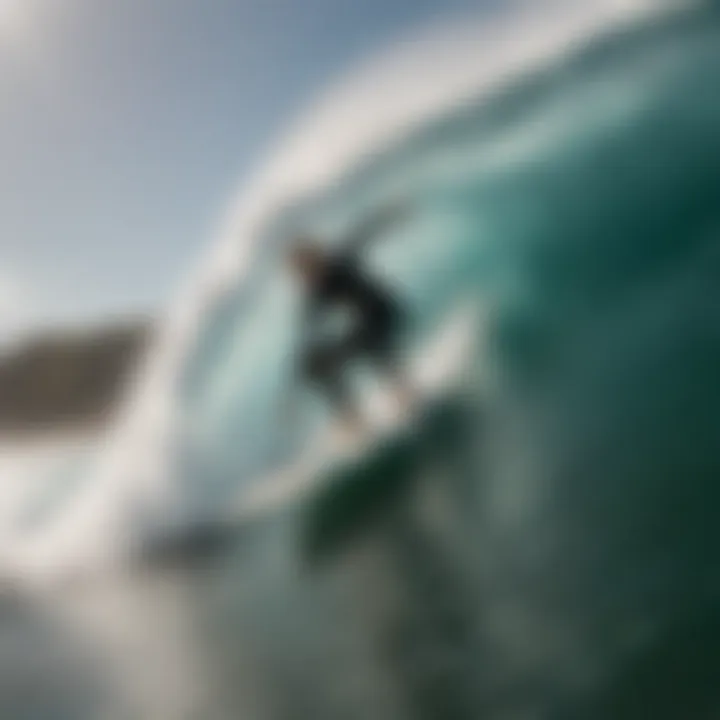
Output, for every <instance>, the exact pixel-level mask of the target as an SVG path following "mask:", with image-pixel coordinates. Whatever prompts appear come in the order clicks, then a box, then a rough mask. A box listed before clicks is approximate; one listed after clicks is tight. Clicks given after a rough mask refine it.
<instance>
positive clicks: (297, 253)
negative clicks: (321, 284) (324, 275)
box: [289, 236, 326, 280]
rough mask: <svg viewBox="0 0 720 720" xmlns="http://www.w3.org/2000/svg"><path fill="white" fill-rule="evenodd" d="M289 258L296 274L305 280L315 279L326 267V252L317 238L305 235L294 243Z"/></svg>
mask: <svg viewBox="0 0 720 720" xmlns="http://www.w3.org/2000/svg"><path fill="white" fill-rule="evenodd" d="M289 260H290V266H291V268H292V270H293V272H294V273H295V274H296V275H298V276H300V277H301V278H302V279H303V280H313V279H315V278H316V277H317V276H318V275H319V274H320V273H321V272H322V269H323V268H324V267H325V261H326V253H325V250H323V248H322V246H321V245H320V242H319V241H318V240H317V239H316V238H314V237H310V236H303V237H300V238H298V239H297V240H296V241H295V242H294V243H293V246H292V248H291V249H290V257H289Z"/></svg>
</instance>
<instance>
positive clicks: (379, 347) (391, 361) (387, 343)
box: [367, 317, 417, 414]
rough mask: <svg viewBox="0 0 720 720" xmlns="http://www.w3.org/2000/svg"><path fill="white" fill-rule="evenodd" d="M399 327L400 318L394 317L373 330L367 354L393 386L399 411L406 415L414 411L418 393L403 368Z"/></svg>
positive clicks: (368, 341)
mask: <svg viewBox="0 0 720 720" xmlns="http://www.w3.org/2000/svg"><path fill="white" fill-rule="evenodd" d="M399 326H400V321H399V318H396V317H393V318H390V319H389V320H388V321H387V322H386V323H383V324H378V325H377V326H375V327H374V328H371V332H370V335H369V336H368V338H367V353H368V355H369V357H370V359H371V361H372V362H373V363H374V364H375V366H376V367H377V368H378V370H379V372H380V373H382V375H384V376H385V377H386V378H387V380H388V381H389V383H390V384H391V386H392V392H393V394H394V395H395V398H396V402H397V406H398V410H399V411H400V412H401V413H403V414H405V413H407V412H409V411H410V410H411V409H412V407H413V405H414V403H415V398H416V395H417V393H416V392H415V389H414V388H413V386H412V381H411V379H410V377H409V376H408V373H407V371H406V369H405V368H404V367H403V363H402V349H401V344H402V343H401V333H400V328H399Z"/></svg>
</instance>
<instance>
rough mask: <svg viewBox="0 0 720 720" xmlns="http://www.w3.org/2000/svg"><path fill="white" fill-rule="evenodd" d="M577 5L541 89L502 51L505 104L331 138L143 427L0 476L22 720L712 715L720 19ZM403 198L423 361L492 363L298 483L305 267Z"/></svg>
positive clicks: (7, 673) (163, 344)
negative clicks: (435, 351) (290, 259)
mask: <svg viewBox="0 0 720 720" xmlns="http://www.w3.org/2000/svg"><path fill="white" fill-rule="evenodd" d="M582 5H583V3H579V4H575V5H573V7H574V8H575V10H574V11H572V12H571V10H568V11H567V13H560V14H557V15H554V16H553V17H544V16H543V22H544V23H546V24H545V25H543V28H544V29H543V32H544V35H543V37H545V38H547V37H550V38H551V39H549V40H547V39H546V41H545V42H544V43H536V45H537V47H538V48H540V49H538V51H537V53H536V55H535V56H533V57H530V56H529V57H528V61H529V62H528V64H527V66H522V64H520V65H518V63H513V62H509V61H508V63H506V64H507V68H505V70H504V71H503V72H500V70H499V69H497V68H495V66H493V68H495V69H493V68H491V69H488V66H489V65H490V64H491V61H492V60H493V59H494V60H497V63H498V67H499V66H500V64H501V63H500V61H499V60H498V57H499V54H498V53H499V51H498V47H499V46H498V45H494V46H493V47H492V51H493V52H494V53H495V55H490V56H489V55H488V54H487V53H488V52H489V50H488V49H487V48H483V47H482V46H481V43H480V40H478V47H477V49H476V56H475V60H474V61H473V62H476V63H477V64H478V65H477V67H481V66H482V68H483V72H485V71H487V72H485V75H483V77H484V78H485V80H487V79H488V77H489V76H490V75H492V82H485V81H483V82H482V83H481V82H480V75H478V76H477V77H476V78H475V79H474V80H473V82H470V81H468V83H467V86H463V87H461V85H462V83H459V82H458V87H457V88H456V90H457V93H456V95H457V97H455V98H454V99H453V98H452V97H450V96H448V97H447V98H444V99H441V98H440V96H439V95H438V97H435V96H433V95H432V94H429V95H427V97H426V100H427V101H426V102H425V101H423V102H424V104H423V102H420V101H418V102H417V103H416V104H415V105H413V104H412V103H410V104H409V105H408V106H407V108H406V110H407V112H406V115H409V116H410V119H412V122H410V120H409V119H408V118H407V117H406V118H405V119H398V118H400V117H401V115H402V113H398V115H397V117H396V118H395V120H396V126H397V127H396V130H397V128H401V130H402V131H395V132H386V133H382V132H380V131H379V130H377V131H376V129H373V130H372V133H369V131H367V129H366V134H369V135H372V137H371V138H370V140H372V142H370V141H368V143H366V147H363V148H361V151H358V152H356V153H354V154H353V153H351V152H349V151H348V149H347V148H348V147H349V145H347V143H346V145H345V146H343V143H342V142H340V141H339V140H337V141H336V142H335V141H333V139H332V137H331V136H329V135H328V134H327V133H326V129H327V127H326V126H322V122H321V118H322V117H325V121H323V122H325V123H326V125H327V124H328V123H329V124H330V125H331V124H332V123H331V118H332V117H333V116H332V113H331V112H328V114H327V115H326V116H323V115H322V113H317V117H316V116H314V115H313V114H312V113H311V114H310V115H309V116H308V118H309V119H307V120H306V122H305V125H302V124H301V131H299V135H300V136H303V133H305V134H307V133H310V134H312V133H311V132H310V131H309V130H307V128H308V127H309V128H311V129H312V126H313V123H314V122H317V123H318V127H320V126H322V127H321V130H322V132H321V131H320V130H317V132H316V134H319V135H320V136H321V140H322V138H324V141H321V144H320V145H319V146H314V145H313V144H312V143H311V142H309V141H308V144H307V148H308V149H307V150H306V151H304V150H303V148H304V147H305V146H303V144H302V142H301V141H298V142H297V143H295V141H290V142H289V144H288V145H287V146H285V147H284V148H281V149H280V151H279V154H278V158H276V159H275V160H274V161H272V162H271V164H270V169H269V170H268V171H267V172H266V174H265V175H261V176H260V178H259V179H258V180H257V181H256V182H255V183H254V184H253V183H252V182H251V183H250V185H249V187H248V188H246V190H245V191H244V192H243V194H242V197H241V202H240V203H239V206H238V208H236V209H233V210H232V212H231V216H232V217H231V218H230V220H229V225H230V226H231V228H232V232H231V233H230V234H231V235H232V236H233V238H234V240H233V242H232V243H227V242H226V243H221V248H220V250H219V252H218V253H217V255H215V256H213V259H212V261H211V262H210V264H209V266H208V269H207V271H203V273H201V277H200V280H199V281H198V283H197V285H194V286H193V287H191V288H190V290H189V291H188V293H187V294H186V296H185V297H183V298H182V299H181V301H180V302H179V303H178V308H177V313H176V314H175V315H174V316H173V317H172V318H170V319H169V320H168V328H167V332H166V333H165V337H163V338H162V339H161V341H160V344H159V346H158V348H157V351H156V353H155V354H154V355H153V357H152V358H151V361H150V362H149V364H148V367H147V368H145V371H144V372H143V373H142V374H141V376H140V379H139V380H138V383H137V387H136V388H134V389H133V392H132V393H131V397H130V398H129V399H128V404H127V408H126V410H125V412H124V415H123V418H122V420H121V422H120V423H119V425H118V428H116V429H115V430H114V431H113V432H112V433H111V434H110V436H109V437H108V438H106V439H104V440H103V441H102V442H97V441H96V442H95V443H94V444H92V445H87V446H86V445H83V444H79V445H78V444H76V445H73V447H72V448H71V449H68V451H67V452H65V451H61V452H59V454H58V452H57V448H54V449H53V448H51V449H49V450H47V452H46V454H44V455H39V454H38V452H39V451H38V450H32V451H31V452H27V453H24V454H23V453H18V454H19V457H12V456H11V455H10V454H9V453H8V452H7V451H3V452H0V457H2V463H0V472H2V476H3V480H4V481H5V484H7V485H8V487H10V486H12V487H13V489H12V490H7V491H5V490H3V493H4V495H3V498H2V502H1V503H0V512H1V514H2V537H3V547H2V553H1V555H0V558H1V559H2V594H1V597H0V717H3V718H6V717H7V718H13V720H15V719H17V720H36V719H37V720H44V719H46V718H47V719H50V720H65V719H66V718H67V720H84V719H85V718H87V719H88V720H98V719H105V718H107V719H108V720H115V719H118V720H120V719H125V718H128V719H138V720H146V719H147V720H185V719H187V720H190V719H196V718H197V719H200V718H202V719H203V720H229V718H244V719H247V720H266V719H267V720H335V719H336V718H347V719H348V720H350V719H353V718H356V719H357V720H365V719H367V720H370V719H371V720H382V719H384V718H387V719H388V720H391V719H392V720H402V719H403V718H408V719H415V718H417V719H419V720H426V719H427V720H456V719H457V720H465V719H469V718H484V719H486V720H574V719H577V720H607V719H612V720H626V719H627V720H630V719H632V720H641V719H644V718H653V719H654V720H709V719H710V718H716V717H720V570H719V568H720V490H719V489H718V481H719V480H720V410H719V408H720V8H718V6H717V4H716V3H710V2H706V3H703V2H698V3H693V4H692V6H690V5H688V6H687V7H683V8H681V9H679V10H672V11H662V12H660V11H658V12H652V13H649V14H641V15H638V16H635V17H627V16H625V15H623V13H621V12H620V11H619V10H618V12H617V15H618V17H617V18H615V16H614V15H613V12H614V11H613V12H611V11H610V10H607V11H605V10H603V12H599V11H598V12H597V13H595V12H589V11H588V14H587V15H583V14H582V12H580V11H579V10H578V8H579V7H580V6H582ZM611 5H612V6H613V7H616V8H619V7H620V5H621V4H617V3H616V4H612V3H610V4H608V7H610V6H611ZM629 5H630V4H628V7H629ZM569 7H570V6H568V8H569ZM588 7H590V5H588ZM593 7H595V6H594V5H593ZM597 7H598V8H604V7H605V4H603V3H600V4H598V5H597ZM573 12H574V13H576V14H575V15H573ZM528 13H529V17H530V19H529V20H527V22H528V23H531V24H532V23H535V24H537V22H539V20H538V17H540V16H541V15H542V14H540V15H538V13H537V11H535V15H533V13H532V12H531V11H528ZM536 16H537V17H536ZM508 17H509V18H511V19H508V20H507V22H506V23H505V25H502V26H501V27H499V29H498V30H497V38H499V37H500V36H501V35H502V32H504V33H505V34H506V36H507V38H509V40H508V43H507V44H506V46H503V47H504V48H505V50H504V53H505V54H504V55H503V57H504V58H505V59H506V60H507V59H508V58H509V59H510V60H512V59H513V58H515V57H516V56H517V54H522V53H523V52H526V51H528V48H529V47H530V46H531V45H532V43H531V42H530V40H528V41H527V43H526V44H525V45H524V46H523V47H522V48H520V47H519V45H520V43H519V42H518V41H517V38H519V37H521V35H520V26H521V25H522V23H523V22H525V20H523V17H524V16H523V15H522V13H518V14H512V15H509V16H508ZM601 21H602V22H601ZM556 26H557V28H560V29H559V30H557V32H556V33H555V34H548V33H549V28H551V27H552V28H555V27H556ZM501 30H502V32H501ZM561 30H562V31H561ZM487 32H488V31H487V30H486V34H487ZM523 32H524V30H523ZM479 37H482V38H485V37H486V35H481V36H479ZM522 37H523V38H525V37H526V36H525V35H522ZM497 38H496V40H497V42H500V40H499V39H497ZM513 38H514V39H515V43H513ZM465 40H466V41H467V37H466V38H465ZM466 44H468V45H469V46H470V47H471V49H472V47H473V46H472V43H466ZM541 46H542V47H541ZM533 47H535V46H533ZM430 50H431V48H430V49H428V50H427V51H428V52H430ZM540 50H542V52H540ZM528 52H529V51H528ZM531 55H532V54H531ZM468 57H470V56H468ZM467 62H469V60H468V58H466V60H465V64H467ZM483 63H484V65H483ZM381 69H382V68H380V70H381ZM380 70H378V68H375V70H372V69H371V70H369V71H368V72H370V75H368V77H370V78H372V77H373V75H372V72H376V73H377V72H380ZM491 70H492V72H491ZM382 75H383V73H382V72H380V76H382ZM414 77H415V79H414V81H413V82H415V83H416V84H418V82H419V81H418V78H417V76H416V75H415V76H414ZM420 79H422V78H420ZM471 79H472V78H471ZM455 80H457V77H455ZM378 82H380V81H379V80H378ZM428 82H430V81H428ZM366 85H372V82H370V81H369V80H368V81H367V82H366ZM419 85H420V86H422V82H420V83H419ZM476 86H477V87H476ZM481 86H482V87H481ZM351 87H352V85H351ZM473 88H475V90H473ZM421 89H423V88H422V87H421ZM431 89H433V88H431ZM441 89H442V88H441ZM365 90H367V87H366V88H365ZM433 90H434V89H433ZM471 91H472V92H471ZM350 94H352V93H350ZM440 94H441V93H440ZM399 95H402V93H399ZM384 102H386V103H389V104H392V101H391V100H388V99H387V98H385V101H384ZM398 102H399V100H398ZM332 104H333V99H332V97H330V99H329V100H328V106H332ZM371 107H372V104H371ZM419 108H421V109H422V112H420V109H419ZM339 117H343V115H342V113H340V114H339ZM363 117H365V116H364V115H362V113H360V118H361V119H362V118H363ZM328 118H330V119H328ZM355 119H356V121H357V119H358V118H357V115H356V118H355ZM335 122H339V120H337V119H336V121H335ZM368 122H370V120H368ZM390 124H392V123H391V122H390V120H388V127H389V126H390ZM302 127H304V128H305V130H302ZM341 130H342V128H341ZM345 130H346V131H347V128H345ZM306 131H307V132H306ZM339 132H340V131H339ZM358 132H359V133H360V134H362V132H361V131H358ZM340 134H342V133H341V132H340ZM348 134H351V133H348ZM323 142H324V145H323ZM334 142H335V144H333V143H334ZM294 143H295V144H294ZM323 147H325V149H326V151H327V153H328V155H332V157H333V158H334V159H335V165H334V166H333V167H330V165H328V166H327V167H322V168H315V167H313V169H312V171H311V170H308V171H307V172H306V175H307V177H308V178H310V179H308V180H307V182H306V180H305V179H303V178H304V177H305V176H302V173H299V175H300V179H298V177H297V176H296V177H294V181H295V184H294V185H293V184H292V183H290V184H288V185H287V186H286V185H285V184H283V182H282V181H283V179H284V178H285V175H287V174H290V170H291V169H292V168H295V169H297V168H299V163H300V160H301V159H302V158H305V160H306V161H307V159H308V157H315V156H314V155H312V152H311V151H312V150H313V148H314V149H315V151H317V150H318V148H323ZM333 153H334V154H333ZM319 157H320V160H318V162H320V161H322V160H323V157H322V156H321V155H320V156H319ZM278 178H279V179H278ZM397 197H403V198H406V199H408V200H409V202H410V203H411V206H412V209H413V212H412V214H411V215H410V217H409V219H408V220H407V222H405V223H403V224H402V225H400V226H398V227H397V228H395V229H393V230H392V231H390V232H388V233H387V234H386V235H384V236H383V237H382V238H380V239H379V240H378V242H377V243H376V244H375V245H374V246H373V248H372V251H371V252H370V253H369V255H368V263H369V264H370V265H371V266H372V267H373V268H374V270H375V272H377V273H378V274H380V275H382V276H383V277H384V278H386V280H387V281H388V282H390V283H392V284H393V285H394V287H396V288H397V290H398V293H399V294H400V295H401V296H402V297H403V298H405V301H406V302H407V304H408V306H409V307H411V308H412V313H413V323H412V326H411V327H410V328H409V332H408V334H407V337H406V338H405V339H404V342H405V348H406V353H407V356H408V358H413V357H415V358H417V357H418V355H419V354H421V353H422V352H423V351H422V350H421V348H423V347H425V345H424V343H425V342H426V341H427V339H428V338H430V337H433V336H434V335H435V333H438V332H441V331H442V330H443V328H444V327H446V326H447V325H448V324H449V323H451V322H452V321H453V318H455V317H456V316H457V314H458V313H459V312H464V311H465V310H466V309H468V308H470V309H471V310H472V311H473V312H472V313H471V314H470V317H472V318H473V323H472V324H471V325H468V326H466V328H465V331H464V332H465V334H466V336H467V337H466V338H465V340H466V341H467V344H466V345H467V351H466V354H467V358H466V361H465V362H464V363H463V369H462V372H458V373H457V375H456V377H454V378H453V381H452V383H450V384H448V387H447V389H446V391H445V392H444V393H441V394H440V395H439V396H438V397H436V398H435V399H434V400H433V401H432V402H428V403H427V405H426V406H425V407H423V408H422V410H421V411H420V412H419V413H418V415H417V417H415V418H414V420H413V423H412V425H411V427H407V428H403V429H401V430H398V432H396V433H389V434H387V435H386V436H384V437H383V438H381V439H379V440H377V441H376V442H373V443H370V444H368V445H367V446H366V447H365V448H364V450H363V452H362V454H361V455H360V456H359V457H356V458H354V459H353V460H352V461H350V460H347V459H343V458H342V457H339V455H338V452H337V450H336V449H335V448H333V447H332V445H330V444H328V445H327V446H326V447H325V448H324V449H322V450H321V451H320V455H319V459H318V458H316V461H315V462H314V463H313V464H310V465H304V464H302V463H301V462H300V458H302V457H304V452H305V451H306V450H307V448H308V447H309V446H310V445H311V444H312V443H313V442H315V440H316V438H317V437H318V433H320V432H321V431H322V428H323V427H324V426H326V425H327V421H328V418H327V417H325V415H324V410H323V408H322V407H321V406H320V405H318V403H317V402H315V400H314V398H313V397H312V396H308V397H306V396H305V395H304V394H301V396H300V399H299V403H298V408H297V412H296V414H295V415H294V416H292V417H290V418H289V419H288V420H287V421H286V422H281V421H279V420H278V407H279V403H280V402H281V400H282V398H283V396H284V395H285V393H286V391H287V388H288V386H289V384H290V377H291V372H292V358H293V348H294V343H295V342H296V334H295V332H294V331H293V328H294V326H295V321H296V305H297V303H296V297H295V295H294V294H293V287H292V284H291V283H290V282H289V280H288V278H287V277H286V272H285V269H284V266H283V262H282V260H283V252H284V248H285V246H286V240H287V238H288V237H289V235H291V234H292V233H293V232H295V231H297V230H299V229H307V228H313V229H316V230H317V231H319V232H323V233H326V234H327V237H334V236H337V235H338V234H339V233H340V232H341V231H342V230H343V229H345V228H349V227H352V226H353V225H354V224H355V223H357V222H359V221H361V220H362V219H363V218H364V217H366V216H367V214H368V213H370V212H372V210H373V209H375V208H377V207H379V206H381V205H382V204H383V203H385V202H388V201H391V200H393V199H395V198H397ZM238 229H242V231H243V239H242V241H238V240H237V237H238V232H237V231H238ZM430 361H431V363H432V362H435V363H440V362H442V360H441V357H440V356H438V357H436V358H435V357H434V358H430ZM372 382H373V380H372V378H368V377H365V376H363V375H362V373H360V375H359V377H358V378H357V383H358V388H359V391H360V392H364V391H365V390H366V389H367V388H368V387H370V385H369V383H372ZM321 437H322V436H321ZM20 456H22V457H20ZM28 457H31V458H33V461H32V463H29V461H28ZM288 467H289V468H291V469H292V473H291V475H293V474H294V479H295V480H296V481H297V482H296V484H295V485H292V484H290V485H287V486H286V488H285V490H284V491H283V492H280V493H279V494H277V495H275V496H273V495H272V493H269V494H268V495H267V497H266V500H264V501H263V502H260V503H255V504H253V503H251V502H250V501H249V499H251V498H253V497H256V498H257V497H264V496H263V495H262V491H263V489H267V488H268V487H270V486H271V485H272V483H273V482H276V475H277V473H278V471H280V470H284V469H287V468H288ZM20 480H22V491H20V490H18V487H19V483H20ZM299 486H302V487H304V488H305V490H304V492H302V493H300V492H298V491H297V487H299ZM293 488H295V489H293ZM258 493H259V495H258ZM268 498H269V499H268ZM716 632H718V635H715V633H716Z"/></svg>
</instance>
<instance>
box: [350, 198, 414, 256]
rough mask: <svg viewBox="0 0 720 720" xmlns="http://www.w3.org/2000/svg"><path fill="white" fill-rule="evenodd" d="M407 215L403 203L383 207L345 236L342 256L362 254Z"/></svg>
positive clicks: (405, 206) (406, 209)
mask: <svg viewBox="0 0 720 720" xmlns="http://www.w3.org/2000/svg"><path fill="white" fill-rule="evenodd" d="M407 215H408V206H407V205H406V204H405V203H393V204H391V205H385V206H384V207H383V208H381V209H380V210H379V211H377V212H375V213H374V214H373V215H371V216H370V217H369V218H367V219H366V220H364V221H363V222H362V223H360V225H358V226H357V227H355V228H354V229H353V230H351V231H350V232H349V233H348V234H347V235H346V236H345V238H344V241H343V242H342V243H341V245H340V247H342V249H343V254H348V255H355V254H358V253H360V252H362V251H363V250H364V249H365V248H366V247H367V246H368V245H369V244H370V242H372V241H373V240H375V239H376V238H378V237H379V236H380V235H382V234H383V233H384V232H385V231H386V230H388V229H389V228H391V227H392V226H393V225H396V224H397V223H399V222H401V221H402V220H404V219H405V217H406V216H407Z"/></svg>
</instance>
